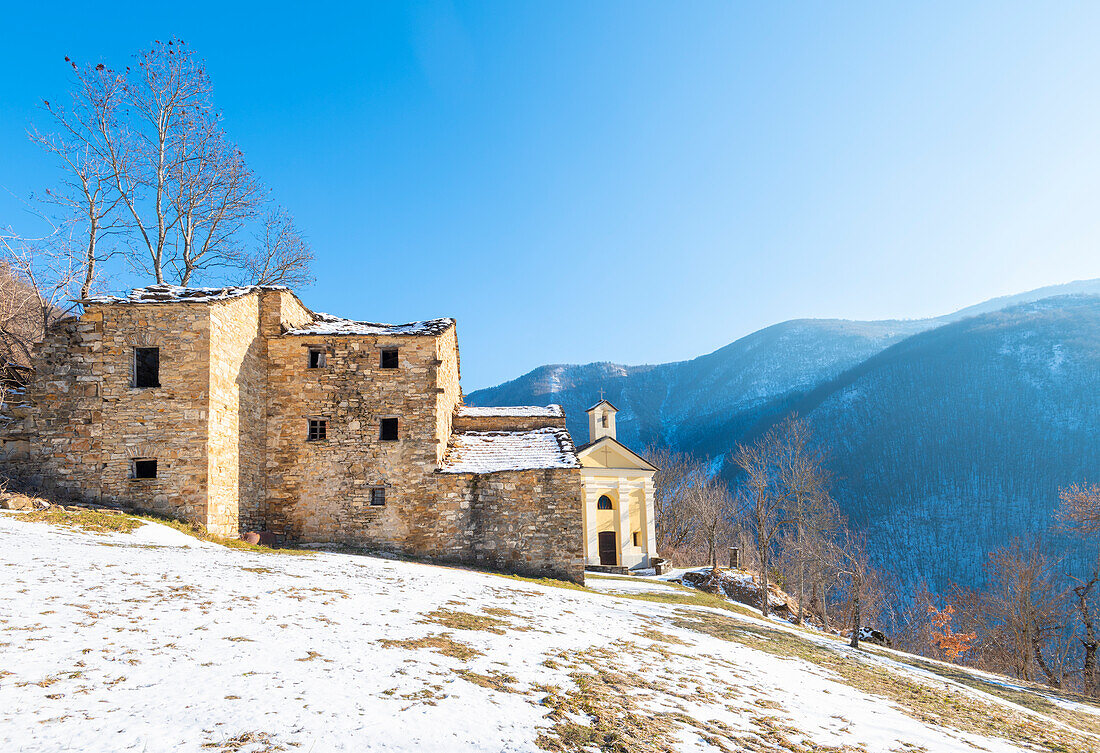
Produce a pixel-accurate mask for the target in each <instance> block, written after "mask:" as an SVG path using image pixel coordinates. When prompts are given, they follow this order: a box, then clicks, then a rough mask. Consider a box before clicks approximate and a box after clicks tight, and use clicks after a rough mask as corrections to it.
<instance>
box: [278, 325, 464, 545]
mask: <svg viewBox="0 0 1100 753" xmlns="http://www.w3.org/2000/svg"><path fill="white" fill-rule="evenodd" d="M443 336H445V335H443ZM443 336H441V337H443ZM437 339H438V338H436V337H430V336H406V337H392V336H349V335H329V336H299V335H285V336H281V337H274V338H271V339H270V340H269V341H268V352H269V359H270V371H269V377H268V379H269V382H268V383H269V388H268V414H267V424H268V428H267V437H268V445H267V455H268V459H267V477H268V507H269V514H268V524H269V527H270V528H271V529H272V530H274V531H275V532H276V533H278V534H280V535H283V536H285V537H286V538H288V539H290V540H297V541H307V542H337V543H345V544H350V545H371V546H373V545H388V546H392V547H397V548H403V542H404V541H405V539H406V538H407V537H408V536H409V533H410V531H409V521H408V519H407V517H406V516H405V515H403V514H402V510H403V509H404V506H405V505H406V504H407V503H408V500H411V499H422V498H424V497H425V496H426V495H429V494H430V493H431V488H430V487H431V484H432V482H431V478H432V475H433V473H434V470H435V468H436V466H437V464H438V458H439V456H440V452H441V450H440V445H441V444H443V445H444V446H445V443H446V439H442V440H441V439H440V437H439V431H440V424H439V421H438V416H437V412H436V408H437V403H438V401H439V400H440V399H445V398H446V396H447V392H446V390H447V388H446V387H442V388H441V387H439V384H438V374H439V365H440V364H439V363H438V361H440V359H439V354H440V353H439V345H438V342H437ZM389 347H397V348H398V349H399V368H397V369H383V368H381V367H380V354H381V350H382V349H383V348H389ZM310 348H320V349H323V350H324V351H325V361H326V363H325V366H324V367H323V368H319V369H310V368H307V366H308V352H309V349H310ZM437 388H439V389H442V390H443V392H437ZM389 417H395V418H397V419H398V424H399V429H398V440H397V441H396V442H389V441H383V440H381V439H380V436H379V435H380V420H381V419H382V418H389ZM310 418H323V419H325V420H327V422H328V429H327V434H328V436H327V439H326V440H324V441H320V442H310V441H307V440H306V433H307V424H308V420H309V419H310ZM376 486H381V487H384V488H385V490H386V505H385V506H380V507H373V506H371V504H370V501H371V500H370V497H371V489H372V487H376Z"/></svg>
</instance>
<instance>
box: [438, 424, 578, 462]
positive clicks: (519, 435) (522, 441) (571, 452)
mask: <svg viewBox="0 0 1100 753" xmlns="http://www.w3.org/2000/svg"><path fill="white" fill-rule="evenodd" d="M580 465H581V463H580V460H578V459H577V451H576V449H575V448H574V447H573V439H572V438H571V437H570V436H569V432H568V431H566V430H565V429H560V428H557V427H547V428H544V429H534V430H532V431H467V432H463V433H461V434H456V435H454V436H453V437H452V438H451V446H450V447H449V448H448V450H447V457H446V459H445V460H444V461H443V467H442V468H440V469H439V470H440V472H441V473H497V472H500V471H527V470H535V469H541V468H580Z"/></svg>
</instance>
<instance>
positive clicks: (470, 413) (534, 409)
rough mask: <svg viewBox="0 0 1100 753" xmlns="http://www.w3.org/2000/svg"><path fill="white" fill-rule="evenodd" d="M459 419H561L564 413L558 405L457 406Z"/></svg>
mask: <svg viewBox="0 0 1100 753" xmlns="http://www.w3.org/2000/svg"><path fill="white" fill-rule="evenodd" d="M458 416H460V417H461V418H513V417H514V418H562V417H563V416H565V411H564V410H563V409H562V407H561V406H560V405H557V404H553V405H547V406H541V405H508V406H491V407H490V406H484V407H483V406H477V405H460V406H458Z"/></svg>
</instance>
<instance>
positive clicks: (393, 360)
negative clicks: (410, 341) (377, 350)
mask: <svg viewBox="0 0 1100 753" xmlns="http://www.w3.org/2000/svg"><path fill="white" fill-rule="evenodd" d="M397 363H398V359H397V348H386V349H384V350H383V351H382V368H383V369H396V368H397Z"/></svg>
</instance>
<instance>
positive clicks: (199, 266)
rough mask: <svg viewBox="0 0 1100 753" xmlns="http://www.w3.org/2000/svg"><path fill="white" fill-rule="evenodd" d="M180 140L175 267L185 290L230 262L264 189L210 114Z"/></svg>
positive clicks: (175, 177) (175, 175)
mask: <svg viewBox="0 0 1100 753" xmlns="http://www.w3.org/2000/svg"><path fill="white" fill-rule="evenodd" d="M183 139H184V144H183V152H184V154H185V155H186V158H185V159H183V160H182V161H180V162H179V163H178V164H176V165H175V166H174V167H173V171H172V177H173V180H174V182H175V191H174V201H175V211H176V213H177V216H178V234H179V238H180V244H179V245H180V252H179V256H178V258H176V259H174V260H173V266H174V267H175V268H176V274H177V277H178V279H179V283H180V285H187V284H188V283H190V282H191V279H192V277H193V276H194V275H195V274H196V273H197V272H201V271H202V270H205V269H207V268H209V267H211V266H226V265H229V264H230V263H232V262H233V260H234V258H235V256H236V253H235V245H234V240H235V237H236V236H237V235H238V233H239V232H240V231H241V229H242V228H243V227H244V225H245V223H246V222H247V221H248V220H250V219H252V218H253V217H254V216H255V215H256V214H257V212H258V211H259V206H260V203H261V201H262V200H263V197H264V189H263V187H262V185H261V184H260V182H259V181H258V180H257V179H256V177H255V176H254V175H253V174H252V171H251V170H249V168H248V165H246V164H245V161H244V156H243V155H242V154H241V152H240V150H239V149H237V147H236V146H234V145H233V144H231V143H229V141H228V140H227V139H226V137H225V134H224V133H222V131H221V128H220V127H219V125H218V123H217V122H216V120H214V119H213V114H212V113H208V116H207V118H206V119H205V120H196V122H195V124H194V127H193V128H192V129H191V130H190V131H189V132H187V133H185V134H183Z"/></svg>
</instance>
